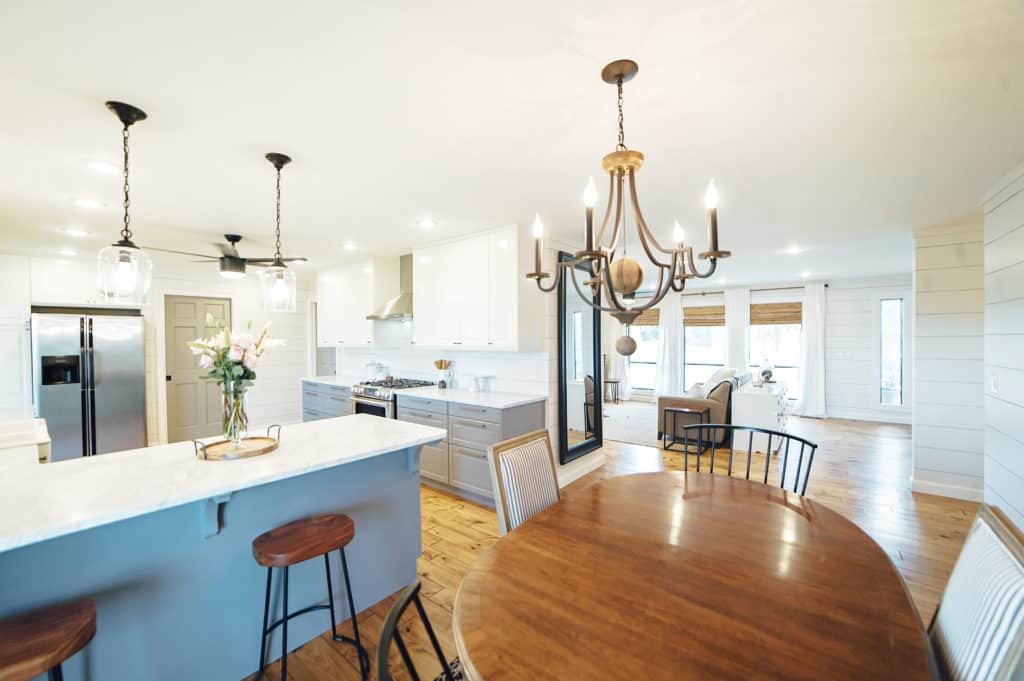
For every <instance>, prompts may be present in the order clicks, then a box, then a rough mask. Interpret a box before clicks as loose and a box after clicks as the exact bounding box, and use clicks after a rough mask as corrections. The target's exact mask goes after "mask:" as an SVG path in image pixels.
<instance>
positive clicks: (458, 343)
mask: <svg viewBox="0 0 1024 681" xmlns="http://www.w3.org/2000/svg"><path fill="white" fill-rule="evenodd" d="M452 345H462V341H452Z"/></svg>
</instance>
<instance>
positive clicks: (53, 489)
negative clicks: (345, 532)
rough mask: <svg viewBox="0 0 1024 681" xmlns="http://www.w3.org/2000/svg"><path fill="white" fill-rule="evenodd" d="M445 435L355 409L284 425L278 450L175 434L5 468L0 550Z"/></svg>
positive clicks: (0, 489)
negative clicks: (221, 456) (252, 453)
mask: <svg viewBox="0 0 1024 681" xmlns="http://www.w3.org/2000/svg"><path fill="white" fill-rule="evenodd" d="M254 434H262V433H255V432H254ZM444 436H445V431H443V430H440V429H438V428H431V427H429V426H421V425H417V424H414V423H406V422H404V421H396V420H392V419H382V418H378V417H376V416H369V415H365V414H359V415H355V416H343V417H340V418H332V419H323V420H319V421H311V422H308V423H298V424H294V425H289V426H284V427H283V428H282V432H281V444H280V446H279V447H278V449H277V450H275V451H273V452H271V453H269V454H265V455H263V456H258V457H253V458H249V459H238V460H234V461H200V460H198V459H197V458H196V457H195V453H194V447H193V444H192V443H191V442H178V443H175V444H169V445H158V446H154V447H146V448H143V449H134V450H129V451H124V452H116V453H112V454H102V455H99V456H93V457H88V458H82V459H76V460H72V461H62V462H59V463H51V464H37V465H25V466H20V465H19V466H5V467H4V469H3V473H4V475H3V479H2V482H0V552H3V551H9V550H11V549H15V548H18V547H21V546H26V545H29V544H34V543H37V542H41V541H45V540H47V539H52V538H55V537H60V536H63V535H67V534H71V533H73V532H78V531H81V530H86V529H89V528H93V527H98V526H100V525H106V524H109V523H114V522H117V521H120V520H125V519H127V518H133V517H136V516H140V515H144V514H147V513H153V512H155V511H159V510H162V509H166V508H171V507H174V506H180V505H182V504H187V503H190V502H194V501H200V500H204V499H210V498H213V497H217V496H220V495H225V494H229V493H232V492H236V491H238V490H242V489H246V488H249V487H256V486H258V485H263V484H266V483H270V482H275V481H277V480H283V479H285V478H291V477H295V476H299V475H303V474H305V473H311V472H314V471H318V470H323V469H326V468H331V467H334V466H340V465H343V464H346V463H352V462H355V461H360V460H362V459H368V458H371V457H374V456H378V455H381V454H386V453H390V452H394V451H398V450H402V449H406V448H409V447H417V446H419V445H423V444H427V443H430V442H437V441H439V440H441V439H442V438H443V437H444ZM218 439H221V438H210V440H218Z"/></svg>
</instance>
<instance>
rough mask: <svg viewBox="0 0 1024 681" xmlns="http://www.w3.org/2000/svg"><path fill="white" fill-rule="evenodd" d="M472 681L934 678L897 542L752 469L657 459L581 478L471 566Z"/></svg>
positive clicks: (466, 592) (457, 622) (465, 589)
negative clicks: (680, 466) (685, 469)
mask: <svg viewBox="0 0 1024 681" xmlns="http://www.w3.org/2000/svg"><path fill="white" fill-rule="evenodd" d="M453 620H454V621H453V633H454V636H455V644H456V649H457V651H458V654H459V656H460V658H461V661H462V665H463V668H464V670H465V674H466V677H467V678H468V679H470V680H471V681H519V680H523V681H526V680H527V679H529V680H531V681H537V680H538V679H560V680H563V681H564V680H566V679H588V680H593V679H645V680H646V679H671V680H672V681H681V680H683V679H744V680H748V679H816V680H817V679H830V680H837V679H858V680H863V679H872V680H873V681H881V680H884V679H900V680H901V681H913V680H914V679H929V678H932V674H933V669H934V668H933V665H932V662H931V656H930V650H929V645H928V639H927V634H926V632H925V631H924V629H923V627H922V625H921V619H920V617H919V615H918V613H917V610H916V608H915V607H914V604H913V602H912V601H911V598H910V595H909V593H908V592H907V589H906V586H905V584H904V583H903V579H902V578H901V577H900V574H899V573H898V572H897V571H896V568H895V567H894V566H893V564H892V561H890V560H889V557H888V556H887V555H886V554H885V552H884V551H883V550H882V549H881V547H879V546H878V544H876V543H875V542H874V541H873V540H872V539H871V538H870V537H869V536H868V535H866V534H865V533H864V532H863V531H862V530H861V529H860V528H858V527H857V526H856V525H854V524H853V523H852V522H850V521H849V520H847V519H846V518H844V517H843V516H841V515H839V514H838V513H836V512H834V511H831V510H829V509H828V508H825V507H824V506H822V505H821V504H817V503H815V502H813V501H811V500H810V499H808V498H806V497H803V496H800V495H798V494H794V493H792V492H786V491H784V490H781V489H779V488H777V487H770V486H768V485H763V484H761V483H757V482H748V481H747V480H744V479H741V478H730V477H727V476H721V475H710V474H707V473H693V472H690V473H680V472H663V473H645V474H638V475H626V476H621V477H613V478H608V479H606V480H604V481H601V482H597V483H594V484H592V485H590V486H589V487H585V488H582V489H579V490H574V491H572V492H571V493H570V494H567V495H565V496H564V497H563V498H562V500H561V501H559V502H557V503H555V504H554V505H552V506H550V507H548V508H547V509H545V510H544V511H542V512H540V513H538V514H537V515H535V516H534V517H533V518H531V519H530V520H528V521H527V522H525V523H524V524H522V525H520V526H519V527H518V528H516V529H515V530H513V531H512V532H510V533H509V534H508V535H506V536H505V537H502V538H501V539H500V540H499V541H498V542H497V543H496V544H495V545H494V546H493V547H492V548H490V549H488V550H487V551H486V552H485V553H484V554H483V555H482V556H481V557H480V559H479V560H477V562H476V563H475V564H474V565H473V566H472V567H471V568H470V569H469V571H468V572H467V573H466V576H465V578H464V579H463V581H462V584H461V585H460V587H459V591H458V593H457V594H456V597H455V606H454V614H453Z"/></svg>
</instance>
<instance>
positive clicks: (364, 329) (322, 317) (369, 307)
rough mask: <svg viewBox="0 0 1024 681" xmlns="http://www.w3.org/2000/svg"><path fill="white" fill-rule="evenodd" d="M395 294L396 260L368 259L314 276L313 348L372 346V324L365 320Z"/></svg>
mask: <svg viewBox="0 0 1024 681" xmlns="http://www.w3.org/2000/svg"><path fill="white" fill-rule="evenodd" d="M398 292H399V281H398V258H372V259H367V260H365V261H361V262H357V263H351V264H348V265H343V266H340V267H335V268H333V269H330V270H325V271H323V272H320V273H318V274H317V278H316V301H317V308H316V310H317V345H319V346H321V347H323V346H339V347H366V346H370V345H373V344H374V338H373V322H372V321H370V320H368V319H367V318H366V316H367V315H369V314H371V313H373V312H374V311H375V310H376V309H377V307H379V306H381V305H383V304H384V302H385V301H387V300H388V299H390V298H393V297H395V296H397V295H398Z"/></svg>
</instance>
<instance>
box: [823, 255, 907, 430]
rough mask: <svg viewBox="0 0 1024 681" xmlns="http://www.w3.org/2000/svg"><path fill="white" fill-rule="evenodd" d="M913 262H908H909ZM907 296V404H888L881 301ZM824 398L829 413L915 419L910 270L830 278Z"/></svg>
mask: <svg viewBox="0 0 1024 681" xmlns="http://www.w3.org/2000/svg"><path fill="white" fill-rule="evenodd" d="M908 267H909V264H908ZM886 298H901V299H903V338H904V343H903V405H902V406H900V407H894V406H883V405H882V404H881V400H880V394H879V390H880V388H879V380H880V376H881V361H880V356H881V336H880V333H881V330H880V325H879V320H880V309H881V302H880V301H882V300H883V299H886ZM825 300H826V302H825V400H826V408H827V412H828V416H829V417H830V418H843V419H857V420H863V421H886V422H893V423H910V413H911V408H910V405H911V400H912V398H913V349H912V348H913V344H912V342H911V339H912V332H911V329H912V320H913V307H914V305H913V295H912V285H911V277H910V274H909V273H908V274H906V275H894V276H887V277H870V278H865V279H836V280H830V281H829V283H828V288H827V289H826V295H825Z"/></svg>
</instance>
